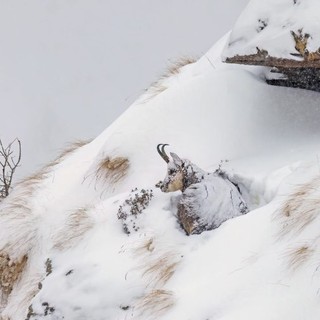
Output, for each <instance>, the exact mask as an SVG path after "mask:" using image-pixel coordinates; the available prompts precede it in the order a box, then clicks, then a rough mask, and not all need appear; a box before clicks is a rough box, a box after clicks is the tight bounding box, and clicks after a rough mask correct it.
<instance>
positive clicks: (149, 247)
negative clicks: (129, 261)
mask: <svg viewBox="0 0 320 320" xmlns="http://www.w3.org/2000/svg"><path fill="white" fill-rule="evenodd" d="M154 249H155V246H154V240H153V238H150V239H148V240H146V241H145V242H143V243H142V245H141V246H139V247H138V248H136V249H135V253H137V254H144V253H145V252H153V250H154Z"/></svg>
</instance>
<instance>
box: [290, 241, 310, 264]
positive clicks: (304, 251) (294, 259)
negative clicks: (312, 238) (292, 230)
mask: <svg viewBox="0 0 320 320" xmlns="http://www.w3.org/2000/svg"><path fill="white" fill-rule="evenodd" d="M313 253H314V249H312V248H311V247H309V246H308V245H302V246H299V247H297V248H291V249H289V250H288V252H287V256H288V264H289V267H290V269H292V270H296V269H298V268H299V267H301V266H302V265H303V264H304V263H306V262H307V261H308V259H309V258H310V256H311V255H312V254H313Z"/></svg>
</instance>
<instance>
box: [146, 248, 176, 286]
mask: <svg viewBox="0 0 320 320" xmlns="http://www.w3.org/2000/svg"><path fill="white" fill-rule="evenodd" d="M178 264H179V261H178V259H176V255H174V254H173V253H164V254H163V255H162V256H160V257H156V258H155V259H154V260H152V261H150V262H149V263H148V265H146V266H145V268H144V269H145V270H144V272H143V277H147V278H148V282H149V286H151V287H158V286H160V287H162V286H164V285H165V284H166V283H167V282H168V281H169V280H170V279H171V277H172V276H173V274H174V272H175V270H176V267H177V265H178Z"/></svg>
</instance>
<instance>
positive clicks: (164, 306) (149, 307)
mask: <svg viewBox="0 0 320 320" xmlns="http://www.w3.org/2000/svg"><path fill="white" fill-rule="evenodd" d="M173 305H174V298H173V293H172V292H171V291H167V290H162V289H157V290H152V291H150V292H148V293H147V294H146V295H145V296H144V297H142V298H141V299H140V301H139V302H138V305H137V307H138V310H139V311H140V315H144V316H146V315H148V319H159V317H160V316H161V315H162V314H163V313H165V312H166V311H167V310H168V309H170V308H171V307H172V306H173Z"/></svg>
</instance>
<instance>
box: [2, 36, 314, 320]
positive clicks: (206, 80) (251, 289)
mask: <svg viewBox="0 0 320 320" xmlns="http://www.w3.org/2000/svg"><path fill="white" fill-rule="evenodd" d="M226 41H227V39H226V38H225V39H224V40H222V41H221V42H220V43H218V44H217V46H216V47H214V48H213V49H212V50H210V51H209V52H208V53H207V54H206V55H205V56H204V57H203V58H201V59H200V60H199V61H197V62H196V63H193V64H191V65H187V66H185V67H183V68H182V69H181V70H180V72H179V73H178V74H176V75H175V76H174V78H173V79H171V80H172V81H170V85H169V86H168V88H167V89H166V90H165V91H163V92H161V93H159V94H158V95H157V96H154V97H153V98H152V99H150V100H149V101H145V100H144V99H142V100H139V101H140V102H139V101H138V102H137V103H135V104H134V105H132V106H131V107H130V108H129V109H128V110H127V111H126V112H125V113H124V114H123V115H122V116H121V117H120V118H119V119H118V120H117V121H116V122H114V123H113V124H112V125H111V126H110V127H109V128H107V129H106V131H105V132H103V133H102V134H101V135H100V136H98V137H97V138H96V139H95V140H93V141H92V142H90V143H88V144H86V145H83V146H81V147H80V148H77V149H75V150H73V151H72V152H69V153H68V154H66V155H65V156H64V157H63V158H62V159H61V161H59V162H55V163H54V164H53V165H52V166H49V167H47V168H45V170H44V171H41V172H40V173H39V174H37V175H35V176H33V177H31V178H30V179H31V180H30V181H31V182H30V183H26V182H24V183H22V184H20V185H18V186H16V188H15V190H14V191H13V192H12V195H11V196H9V197H8V198H7V199H6V200H5V201H4V202H2V203H1V206H0V212H1V213H0V257H1V261H2V262H3V261H5V263H2V264H1V267H0V270H2V269H1V268H3V267H4V268H5V269H6V271H5V272H7V273H6V274H9V273H8V272H10V270H11V271H12V275H13V276H12V277H10V276H8V277H3V278H1V279H2V280H1V281H2V285H1V286H0V291H1V294H2V296H3V295H4V296H3V298H4V299H2V301H1V317H2V319H1V320H3V319H5V320H7V319H10V320H24V319H28V320H31V319H32V320H35V319H37V320H40V319H43V320H45V319H52V320H53V319H55V320H58V319H59V320H60V319H61V320H62V319H68V320H73V319H74V320H81V319H94V320H99V319H101V320H102V319H103V320H105V319H119V320H120V319H123V320H125V319H139V320H144V319H145V320H150V319H159V320H160V319H161V320H172V319H197V320H198V319H223V320H228V319H230V320H231V319H232V320H234V319H246V320H247V319H262V320H264V319H268V320H269V319H290V320H298V319H311V320H313V319H318V315H319V314H320V303H319V288H320V274H319V261H320V250H319V230H320V220H319V215H318V209H317V208H318V207H319V205H318V202H319V200H318V193H319V192H318V190H319V184H318V180H317V179H315V178H316V177H317V176H318V175H319V161H318V156H317V151H318V150H319V141H320V140H319V137H320V127H319V122H320V112H319V111H320V107H319V106H320V96H319V95H318V94H316V93H312V92H307V91H303V90H297V89H288V88H277V87H271V86H268V85H267V84H265V83H264V82H263V81H261V78H260V71H261V69H247V68H243V67H237V66H225V65H222V64H221V62H220V56H221V50H222V47H223V45H224V44H225V42H226ZM141 101H144V102H143V103H142V102H141ZM164 141H165V142H168V143H169V144H170V145H172V146H174V150H175V152H177V153H178V154H179V155H181V156H182V157H183V158H186V159H190V161H192V162H193V163H197V164H199V166H200V167H201V168H204V169H205V170H206V171H208V172H214V171H215V170H216V169H217V168H218V166H219V163H220V161H221V160H225V159H228V160H229V161H228V162H227V163H225V164H224V165H223V168H222V169H223V170H225V171H226V172H228V174H230V175H231V176H233V177H237V181H238V182H239V184H241V185H242V187H244V189H246V190H247V194H246V199H249V200H248V201H250V203H251V204H252V206H251V208H253V209H252V210H251V211H250V212H249V213H247V214H246V215H243V216H240V217H236V218H234V219H231V220H228V221H226V222H224V223H223V224H222V225H221V226H220V227H219V228H217V229H214V230H211V231H207V232H203V233H202V234H200V235H191V236H186V235H185V233H184V232H183V230H182V229H181V228H180V226H179V223H178V221H177V217H176V210H177V199H178V198H179V197H180V196H181V193H180V192H179V191H177V192H176V193H173V194H164V193H162V192H160V190H157V189H156V188H155V183H156V182H157V181H159V180H160V179H161V178H163V173H164V172H165V169H166V164H165V163H164V162H163V161H162V160H161V159H159V155H158V154H157V152H156V150H155V147H156V145H157V144H158V143H160V142H164ZM131 190H137V191H136V192H138V193H139V194H140V196H141V194H142V193H141V192H142V191H141V190H148V192H150V194H151V192H152V195H153V196H152V197H151V196H150V197H149V198H148V201H143V204H144V205H143V206H141V207H138V211H139V214H136V215H135V214H131V213H132V212H131V210H130V209H129V207H127V206H125V207H123V206H124V204H128V206H130V205H134V198H133V197H134V192H132V191H131ZM130 199H131V200H130ZM121 206H122V211H121ZM119 212H124V213H126V214H129V215H130V217H129V218H130V219H131V220H130V221H132V224H130V226H129V227H130V234H127V233H126V232H125V230H124V229H125V228H124V225H123V221H122V219H119V218H118V216H119ZM130 223H131V222H130ZM133 223H134V227H133ZM25 256H26V257H27V258H24V259H27V260H23V257H25ZM19 261H20V262H21V261H24V265H22V264H21V265H19V267H18V262H19ZM15 266H16V268H15ZM20 267H21V269H22V270H20ZM15 270H18V271H19V272H18V273H19V274H18V275H17V276H16V275H15ZM2 272H3V271H2ZM9 275H10V274H9ZM2 276H3V274H2ZM6 279H13V280H12V283H10V290H11V289H12V290H11V292H10V293H9V292H7V291H6V292H5V290H6V289H5V288H8V286H4V285H3V284H4V282H5V281H6ZM0 284H1V282H0Z"/></svg>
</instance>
